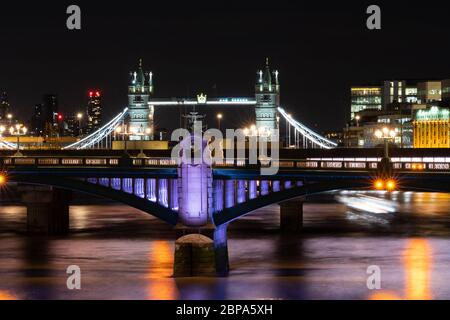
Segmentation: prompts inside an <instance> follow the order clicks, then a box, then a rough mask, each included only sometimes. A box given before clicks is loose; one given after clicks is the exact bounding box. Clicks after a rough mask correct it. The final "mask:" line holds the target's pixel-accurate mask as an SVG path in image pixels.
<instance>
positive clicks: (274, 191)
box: [8, 168, 450, 226]
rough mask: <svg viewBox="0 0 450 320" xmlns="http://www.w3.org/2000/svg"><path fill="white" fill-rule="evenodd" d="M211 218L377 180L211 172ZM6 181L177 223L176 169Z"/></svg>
mask: <svg viewBox="0 0 450 320" xmlns="http://www.w3.org/2000/svg"><path fill="white" fill-rule="evenodd" d="M213 173H214V180H213V202H214V205H213V212H214V213H213V214H212V216H211V220H212V222H214V224H215V225H216V226H220V225H224V224H227V223H229V222H231V221H233V220H235V219H237V218H239V217H241V216H243V215H246V214H248V213H250V212H252V211H255V210H257V209H259V208H262V207H265V206H268V205H271V204H276V203H280V202H284V201H287V200H290V199H293V198H296V197H302V196H307V195H310V194H315V193H322V192H327V191H333V190H342V189H363V190H364V189H365V190H368V189H371V188H372V185H373V180H374V179H375V175H374V174H373V173H368V172H367V171H365V172H364V171H361V172H350V173H348V172H347V173H346V172H338V171H336V172H330V171H316V172H311V171H308V170H305V171H298V170H296V171H290V170H281V171H280V172H279V173H278V174H277V175H274V176H261V175H260V173H259V170H248V169H214V171H213ZM396 179H397V189H398V190H410V191H430V192H450V177H449V176H448V175H447V174H445V173H441V174H439V173H434V174H431V173H423V174H421V173H414V174H398V175H397V177H396ZM8 180H9V181H14V182H19V183H25V184H35V185H50V186H54V187H58V188H63V189H69V190H73V191H78V192H84V193H89V194H92V195H96V196H100V197H104V198H108V199H111V200H114V201H118V202H122V203H125V204H127V205H130V206H132V207H134V208H137V209H139V210H141V211H143V212H146V213H148V214H151V215H153V216H155V217H157V218H159V219H161V220H163V221H165V222H167V223H169V224H171V225H176V224H177V223H178V212H177V210H178V194H177V191H178V186H177V172H176V168H152V169H146V170H142V169H139V170H131V169H127V168H115V169H107V170H101V169H98V168H86V169H83V170H80V169H77V168H47V169H46V168H39V169H36V168H20V169H17V168H16V169H12V170H10V171H9V172H8Z"/></svg>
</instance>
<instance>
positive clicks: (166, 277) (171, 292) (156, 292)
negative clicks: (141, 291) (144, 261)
mask: <svg viewBox="0 0 450 320" xmlns="http://www.w3.org/2000/svg"><path fill="white" fill-rule="evenodd" d="M173 250H174V249H173V246H172V245H171V243H170V242H169V241H154V242H153V243H152V244H151V245H150V251H149V266H148V273H147V275H146V279H147V281H148V287H147V288H148V290H147V291H148V299H150V300H173V299H176V298H177V297H178V290H177V288H176V285H175V281H174V279H173V278H171V276H172V265H173V255H174V253H173Z"/></svg>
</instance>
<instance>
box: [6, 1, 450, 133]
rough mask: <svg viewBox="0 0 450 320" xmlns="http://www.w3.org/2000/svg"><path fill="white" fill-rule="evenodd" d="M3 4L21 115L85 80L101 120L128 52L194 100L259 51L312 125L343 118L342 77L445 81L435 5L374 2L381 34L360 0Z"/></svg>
mask: <svg viewBox="0 0 450 320" xmlns="http://www.w3.org/2000/svg"><path fill="white" fill-rule="evenodd" d="M11 2H13V3H12V4H11V3H10V4H4V1H2V4H1V11H0V39H1V48H0V90H3V91H7V92H8V94H9V96H10V102H11V104H12V105H13V107H14V109H15V110H17V111H15V113H17V114H20V115H21V116H23V117H24V118H29V117H30V116H31V111H32V108H33V105H34V104H35V103H38V102H40V101H41V99H42V95H43V94H44V93H50V92H51V93H56V94H58V97H59V100H60V108H61V110H62V111H64V112H68V111H77V110H81V109H84V108H85V106H86V96H87V91H88V89H89V88H91V87H98V88H100V89H101V90H102V92H103V98H104V103H103V108H104V117H105V118H110V117H112V116H113V115H114V114H115V113H117V112H118V111H119V110H121V109H122V108H123V107H124V106H125V105H126V102H127V95H126V93H127V81H128V72H129V71H130V70H133V69H134V68H135V66H136V63H137V60H138V58H139V57H142V58H143V59H144V65H145V67H146V69H148V70H151V71H153V72H154V79H155V81H154V83H155V90H156V91H155V96H156V97H186V96H191V97H194V96H195V95H196V94H197V93H198V92H200V91H202V92H205V93H207V94H209V95H210V96H214V95H220V96H252V95H253V93H254V81H255V72H256V70H257V68H259V67H261V66H262V65H263V64H264V60H265V57H266V56H267V57H269V58H270V61H271V65H272V66H273V67H274V68H277V69H278V70H279V71H280V81H281V90H282V94H281V101H282V105H283V106H284V107H285V108H286V109H288V110H289V111H290V112H291V113H292V114H293V115H294V117H295V118H297V119H298V120H300V121H303V122H304V123H306V124H307V125H309V126H312V127H313V126H317V128H318V129H319V130H328V129H335V128H342V127H343V125H344V123H345V121H346V120H347V118H348V116H349V86H350V85H351V84H352V83H359V82H373V81H377V80H383V79H394V78H395V79H414V78H446V77H449V78H450V37H449V35H450V33H449V31H450V20H449V10H448V8H446V7H444V4H445V2H437V1H422V2H420V3H414V2H411V1H395V4H393V2H394V1H389V2H386V3H382V2H375V3H376V4H379V5H380V6H381V9H382V30H380V31H369V30H367V28H366V26H365V25H366V18H367V16H368V15H367V14H366V13H365V11H366V8H367V6H368V5H369V4H373V3H372V2H364V1H360V2H352V3H350V2H347V1H333V2H331V1H330V2H324V1H308V2H309V4H302V3H300V1H295V2H293V3H295V4H293V3H289V2H283V1H272V2H271V3H269V2H263V1H258V2H257V1H244V0H241V1H208V2H205V1H201V2H199V1H183V2H181V1H170V0H165V1H161V0H160V1H153V0H147V1H141V0H139V1H138V0H135V1H120V0H119V1H109V2H106V1H89V2H85V1H70V2H69V1H54V0H53V1H48V0H46V1H39V3H36V2H33V3H31V2H30V4H27V3H26V2H25V3H23V2H20V1H11ZM27 2H28V1H27ZM70 4H78V5H79V6H80V7H81V10H82V30H81V31H68V30H67V29H66V18H67V14H66V13H65V11H66V8H67V6H68V5H70ZM214 87H216V88H217V89H214ZM219 111H221V112H223V113H224V125H225V126H228V127H235V126H238V125H241V124H242V125H244V124H245V122H246V121H250V119H251V117H252V114H253V112H252V110H250V108H248V107H240V108H236V107H233V108H230V110H229V111H226V110H224V109H217V108H216V109H214V110H211V109H209V112H208V111H207V110H206V111H205V112H208V114H209V115H210V116H212V115H214V114H215V113H216V112H219ZM156 117H157V124H158V125H159V126H161V127H171V126H170V125H169V124H170V123H172V126H175V125H177V124H178V110H177V109H176V108H166V109H161V108H160V109H158V110H157V113H156ZM210 124H211V123H210ZM211 125H215V123H212V124H211Z"/></svg>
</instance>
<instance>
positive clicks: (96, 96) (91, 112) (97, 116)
mask: <svg viewBox="0 0 450 320" xmlns="http://www.w3.org/2000/svg"><path fill="white" fill-rule="evenodd" d="M101 98H102V97H101V93H100V91H99V90H91V91H89V101H88V106H87V113H86V114H87V133H92V132H94V131H96V130H98V129H99V128H100V127H101V125H102V100H101Z"/></svg>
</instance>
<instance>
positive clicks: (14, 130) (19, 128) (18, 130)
mask: <svg viewBox="0 0 450 320" xmlns="http://www.w3.org/2000/svg"><path fill="white" fill-rule="evenodd" d="M27 131H28V129H27V128H26V127H24V126H23V125H22V124H16V125H15V127H10V128H9V133H10V134H11V135H12V136H13V135H15V136H16V137H17V151H16V153H15V154H14V156H15V157H23V154H22V153H21V152H20V136H21V135H25V134H26V133H27Z"/></svg>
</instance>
